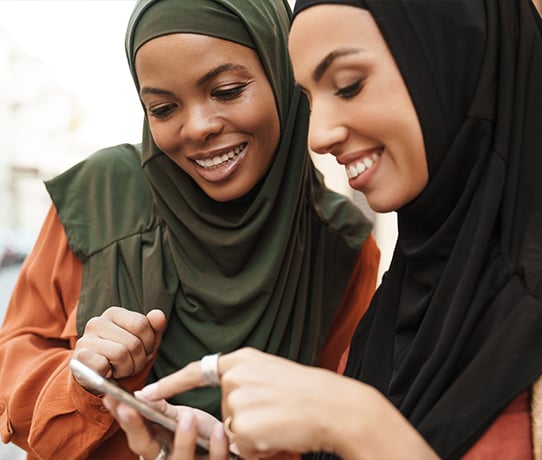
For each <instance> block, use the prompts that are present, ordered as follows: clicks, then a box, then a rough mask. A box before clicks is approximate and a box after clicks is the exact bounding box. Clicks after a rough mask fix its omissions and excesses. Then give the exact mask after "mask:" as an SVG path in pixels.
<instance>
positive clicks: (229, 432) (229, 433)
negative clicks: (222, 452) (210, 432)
mask: <svg viewBox="0 0 542 460" xmlns="http://www.w3.org/2000/svg"><path fill="white" fill-rule="evenodd" d="M232 421H233V419H232V417H231V415H230V416H228V417H226V420H224V433H226V436H227V437H228V438H229V439H230V441H233V438H235V433H234V432H233V431H232V430H231V422H232Z"/></svg>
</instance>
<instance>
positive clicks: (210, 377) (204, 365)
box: [200, 353, 222, 387]
mask: <svg viewBox="0 0 542 460" xmlns="http://www.w3.org/2000/svg"><path fill="white" fill-rule="evenodd" d="M221 354H222V353H215V354H213V355H205V356H204V357H203V358H201V361H200V365H201V373H202V374H203V380H204V381H205V383H206V384H207V385H209V386H211V387H218V386H220V376H219V375H218V358H219V357H220V355H221Z"/></svg>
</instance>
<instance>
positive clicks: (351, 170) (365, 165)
mask: <svg viewBox="0 0 542 460" xmlns="http://www.w3.org/2000/svg"><path fill="white" fill-rule="evenodd" d="M379 157H380V155H378V153H373V154H372V155H371V156H370V157H365V158H363V159H361V160H358V161H357V162H355V163H351V164H350V165H348V166H347V167H346V175H347V176H348V178H349V179H354V178H355V177H358V176H359V175H360V174H362V173H364V172H365V171H367V170H368V169H369V168H371V167H372V166H373V165H374V164H375V163H376V160H378V158H379Z"/></svg>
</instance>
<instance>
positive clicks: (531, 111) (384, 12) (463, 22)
mask: <svg viewBox="0 0 542 460" xmlns="http://www.w3.org/2000/svg"><path fill="white" fill-rule="evenodd" d="M321 3H341V4H348V5H354V6H359V7H363V8H367V9H368V10H369V11H370V13H371V14H372V15H373V17H374V19H375V20H376V22H377V24H378V26H379V28H380V31H381V32H382V34H383V36H384V38H385V40H386V42H387V43H388V46H389V48H390V50H391V52H392V54H393V55H394V57H395V59H396V61H397V64H398V66H399V69H400V71H401V73H402V75H403V78H404V80H405V82H406V84H407V87H408V90H409V92H410V95H411V98H412V100H413V103H414V105H415V108H416V110H417V113H418V117H419V119H420V123H421V126H422V131H423V134H424V139H425V146H426V152H427V160H428V165H429V176H430V177H429V183H428V185H427V187H426V189H425V190H424V191H423V192H422V193H421V195H419V196H418V197H417V198H416V199H415V200H414V201H413V202H411V203H409V204H408V205H406V206H404V208H402V209H399V210H398V212H397V216H398V226H399V233H398V235H399V236H398V242H397V245H396V248H395V252H394V256H393V260H392V262H391V265H390V269H389V271H388V273H387V274H386V275H385V277H384V280H383V283H382V285H381V287H380V288H379V291H378V293H377V295H376V296H375V298H374V300H373V302H372V304H371V307H370V310H369V312H368V314H367V315H366V316H365V317H364V319H363V320H362V322H361V323H360V325H359V327H358V330H357V332H356V335H355V338H354V340H353V344H352V347H351V352H350V360H349V363H348V367H347V371H346V372H347V374H348V375H351V376H354V377H356V378H358V379H361V380H363V381H365V382H367V383H370V384H372V385H374V386H376V387H377V388H378V389H379V390H380V391H382V392H383V393H384V394H385V395H387V396H388V397H389V398H390V399H391V401H392V402H393V403H394V404H395V405H396V406H397V407H398V408H399V409H400V410H401V411H402V412H403V414H404V415H405V416H407V417H408V419H409V420H410V421H411V422H412V423H413V424H414V425H415V426H416V427H417V429H418V430H419V431H420V432H421V433H422V434H423V436H424V437H425V438H426V439H427V440H428V441H429V442H430V444H431V445H432V446H433V447H434V448H435V449H436V451H437V452H438V453H439V454H440V455H441V456H442V457H443V458H447V459H448V458H458V457H460V456H461V454H463V453H464V452H465V451H466V450H467V449H468V448H469V447H470V446H471V445H472V444H473V443H474V442H475V441H476V440H477V439H478V438H479V437H480V435H481V434H482V433H483V432H484V430H486V429H487V428H488V426H489V425H490V424H491V423H492V421H493V420H494V419H495V418H496V417H497V415H498V414H499V413H500V412H501V411H502V410H503V409H504V407H505V406H506V405H507V404H508V403H509V402H510V401H511V400H512V399H513V398H514V396H516V395H517V394H518V393H520V392H521V391H523V390H525V389H527V388H528V387H529V385H530V384H532V383H533V382H534V381H535V379H536V378H537V377H538V376H540V375H541V373H542V360H541V359H540V350H542V235H541V232H542V230H541V229H542V181H541V180H540V171H541V170H542V116H541V114H542V84H541V83H540V82H542V38H541V33H540V30H541V29H540V18H539V17H538V16H537V15H536V14H535V13H534V8H533V7H532V5H531V4H530V2H529V1H516V0H456V1H453V2H447V1H435V0H387V1H381V0H380V1H379V0H363V1H356V0H349V1H340V0H338V1H318V0H300V1H298V2H297V3H296V6H295V9H294V14H297V13H299V12H301V11H302V10H303V9H305V8H309V7H311V6H314V5H316V4H321Z"/></svg>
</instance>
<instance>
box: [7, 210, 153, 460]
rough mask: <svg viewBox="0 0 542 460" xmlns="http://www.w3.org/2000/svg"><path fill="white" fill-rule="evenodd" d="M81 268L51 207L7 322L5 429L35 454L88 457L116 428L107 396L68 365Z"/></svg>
mask: <svg viewBox="0 0 542 460" xmlns="http://www.w3.org/2000/svg"><path fill="white" fill-rule="evenodd" d="M81 274H82V266H81V263H80V261H79V260H78V259H77V258H76V257H75V255H74V254H73V253H72V252H71V251H70V249H69V247H68V243H67V239H66V235H65V233H64V229H63V227H62V225H61V223H60V221H59V219H58V216H57V214H56V211H55V209H54V208H53V207H51V210H50V211H49V213H48V215H47V217H46V220H45V222H44V225H43V227H42V229H41V232H40V235H39V236H38V239H37V241H36V244H35V246H34V248H33V249H32V252H31V253H30V254H29V256H28V257H27V259H26V260H25V262H24V264H23V266H22V268H21V272H20V274H19V278H18V280H17V283H16V285H15V288H14V291H13V294H12V297H11V299H10V303H9V306H8V310H7V312H6V316H5V319H4V323H3V325H2V328H1V329H0V434H1V436H2V440H3V441H4V442H13V443H14V444H17V445H18V446H20V447H21V448H23V449H24V450H26V451H27V452H28V453H29V456H28V458H41V459H53V458H54V459H59V458H66V459H68V458H70V459H76V458H87V457H88V454H89V452H90V451H91V450H93V449H94V448H95V446H96V445H97V444H99V443H100V442H101V441H102V439H104V438H107V437H108V436H110V434H112V433H113V432H114V431H116V426H113V425H116V424H113V418H112V416H111V415H110V414H109V412H108V411H107V410H105V408H104V407H103V405H102V402H101V398H99V397H97V396H94V395H93V394H91V393H89V392H87V391H86V390H84V389H83V388H82V387H81V386H79V385H78V384H77V383H76V382H75V380H73V378H72V376H71V373H70V371H69V369H68V368H67V363H68V361H69V359H70V357H71V355H72V350H73V347H74V345H75V342H76V340H77V333H76V327H75V316H76V310H77V301H78V299H79V291H80V288H81ZM139 380H141V378H139ZM138 383H139V384H143V382H138Z"/></svg>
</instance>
